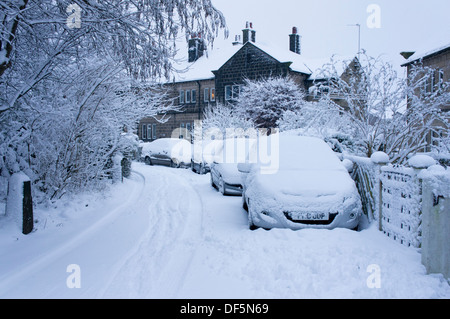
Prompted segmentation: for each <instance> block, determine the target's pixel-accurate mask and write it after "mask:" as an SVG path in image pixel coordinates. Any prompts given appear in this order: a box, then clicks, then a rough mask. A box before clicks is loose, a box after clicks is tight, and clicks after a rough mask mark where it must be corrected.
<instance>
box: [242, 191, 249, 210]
mask: <svg viewBox="0 0 450 319" xmlns="http://www.w3.org/2000/svg"><path fill="white" fill-rule="evenodd" d="M242 208H243V209H244V210H245V211H246V212H247V213H248V205H247V199H246V198H245V195H244V194H242Z"/></svg>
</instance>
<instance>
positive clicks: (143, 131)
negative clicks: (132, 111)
mask: <svg viewBox="0 0 450 319" xmlns="http://www.w3.org/2000/svg"><path fill="white" fill-rule="evenodd" d="M141 133H142V139H143V140H146V139H147V124H144V125H142V128H141Z"/></svg>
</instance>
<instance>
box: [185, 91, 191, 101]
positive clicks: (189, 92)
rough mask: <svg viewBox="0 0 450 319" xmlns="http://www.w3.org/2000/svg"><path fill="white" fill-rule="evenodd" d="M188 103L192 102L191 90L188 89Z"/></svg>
mask: <svg viewBox="0 0 450 319" xmlns="http://www.w3.org/2000/svg"><path fill="white" fill-rule="evenodd" d="M186 103H191V91H190V90H186Z"/></svg>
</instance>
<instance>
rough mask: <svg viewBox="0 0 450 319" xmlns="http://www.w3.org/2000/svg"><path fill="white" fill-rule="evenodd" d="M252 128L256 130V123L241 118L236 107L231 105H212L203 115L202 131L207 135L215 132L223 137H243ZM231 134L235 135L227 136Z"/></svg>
mask: <svg viewBox="0 0 450 319" xmlns="http://www.w3.org/2000/svg"><path fill="white" fill-rule="evenodd" d="M252 128H254V123H253V122H252V121H251V120H250V119H248V118H244V117H242V116H240V115H239V114H238V112H237V111H236V107H235V106H233V105H231V104H228V105H224V104H221V103H218V104H216V105H210V106H209V107H207V108H206V109H205V111H204V114H203V120H202V131H203V133H206V134H210V133H211V132H213V131H214V130H215V131H217V132H218V133H219V132H220V134H221V135H222V136H223V137H228V138H231V137H243V136H241V135H240V134H246V132H248V130H249V129H252ZM231 132H233V134H234V135H233V136H227V135H230V134H231ZM227 133H228V134H227Z"/></svg>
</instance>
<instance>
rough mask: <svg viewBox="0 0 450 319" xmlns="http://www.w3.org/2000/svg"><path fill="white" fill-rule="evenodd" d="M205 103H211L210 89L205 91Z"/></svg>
mask: <svg viewBox="0 0 450 319" xmlns="http://www.w3.org/2000/svg"><path fill="white" fill-rule="evenodd" d="M203 101H204V102H209V88H206V89H205V96H204V97H203Z"/></svg>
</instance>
